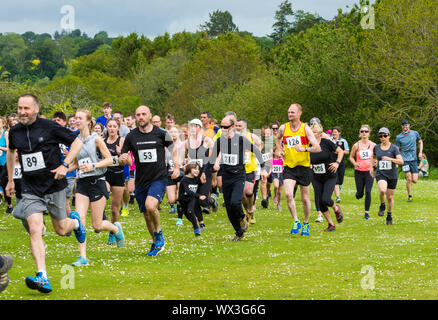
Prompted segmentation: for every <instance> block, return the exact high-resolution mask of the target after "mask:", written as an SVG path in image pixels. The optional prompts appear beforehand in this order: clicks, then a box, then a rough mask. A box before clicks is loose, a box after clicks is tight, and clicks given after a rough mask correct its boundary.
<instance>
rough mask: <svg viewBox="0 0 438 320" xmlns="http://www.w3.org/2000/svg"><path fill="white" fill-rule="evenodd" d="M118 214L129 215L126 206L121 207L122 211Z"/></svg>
mask: <svg viewBox="0 0 438 320" xmlns="http://www.w3.org/2000/svg"><path fill="white" fill-rule="evenodd" d="M120 216H121V217H127V216H129V209H128V208H122V211H121V214H120Z"/></svg>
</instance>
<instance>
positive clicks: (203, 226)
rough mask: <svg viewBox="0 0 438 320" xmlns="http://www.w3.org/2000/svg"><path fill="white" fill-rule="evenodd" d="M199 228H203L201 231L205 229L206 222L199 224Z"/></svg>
mask: <svg viewBox="0 0 438 320" xmlns="http://www.w3.org/2000/svg"><path fill="white" fill-rule="evenodd" d="M199 230H201V232H204V231H205V224H204V223H200V224H199Z"/></svg>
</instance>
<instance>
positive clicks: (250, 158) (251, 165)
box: [245, 132, 257, 173]
mask: <svg viewBox="0 0 438 320" xmlns="http://www.w3.org/2000/svg"><path fill="white" fill-rule="evenodd" d="M246 138H247V139H248V140H249V141H251V143H252V144H253V145H254V140H253V139H252V134H251V132H247V133H246ZM254 148H257V147H256V146H254ZM255 159H256V158H255V156H254V153H253V152H251V151H245V171H246V173H251V172H254V171H256V170H257V162H256V160H255Z"/></svg>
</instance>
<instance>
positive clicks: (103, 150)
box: [70, 109, 125, 267]
mask: <svg viewBox="0 0 438 320" xmlns="http://www.w3.org/2000/svg"><path fill="white" fill-rule="evenodd" d="M107 123H108V121H107ZM112 123H114V122H112V121H111V122H110V128H111V130H114V129H113V124H112ZM76 124H77V126H78V129H79V131H80V135H79V139H80V140H81V141H82V143H83V145H82V148H81V151H80V152H79V154H78V155H77V156H76V162H75V164H74V165H73V166H72V168H73V169H78V182H77V188H76V196H75V197H76V211H77V214H78V215H79V217H80V219H81V222H82V225H83V226H85V223H86V217H87V213H88V208H89V207H91V221H92V226H93V229H94V230H96V231H104V230H105V231H109V232H110V233H113V234H114V237H115V239H116V242H117V247H118V248H121V247H123V245H124V242H125V237H124V235H123V231H122V226H121V225H120V223H119V222H115V223H114V224H113V223H111V222H109V221H108V220H104V219H103V212H104V210H105V205H106V200H108V199H109V193H108V189H107V186H106V183H105V173H106V171H107V169H106V167H108V166H110V165H111V164H113V158H112V156H111V153H110V152H109V150H108V148H107V146H106V144H105V142H104V140H103V139H102V138H101V137H99V136H98V134H97V133H95V132H92V129H93V128H92V120H91V112H90V111H89V110H86V109H79V110H77V111H76ZM70 152H71V151H70ZM111 179H112V178H111ZM110 183H114V182H113V181H112V180H111V181H110ZM109 238H110V239H111V236H110V237H109ZM79 253H80V256H79V258H78V259H77V260H76V261H75V262H73V263H72V266H75V267H79V266H86V265H88V258H87V247H86V241H84V242H82V243H79Z"/></svg>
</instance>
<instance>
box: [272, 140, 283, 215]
mask: <svg viewBox="0 0 438 320" xmlns="http://www.w3.org/2000/svg"><path fill="white" fill-rule="evenodd" d="M281 152H282V150H281V149H280V148H277V147H275V149H274V152H273V157H272V159H271V160H270V161H271V168H272V169H271V173H270V176H271V179H272V183H273V184H274V204H276V205H277V210H279V211H281V197H282V193H283V185H284V180H283V157H282V156H281Z"/></svg>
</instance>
